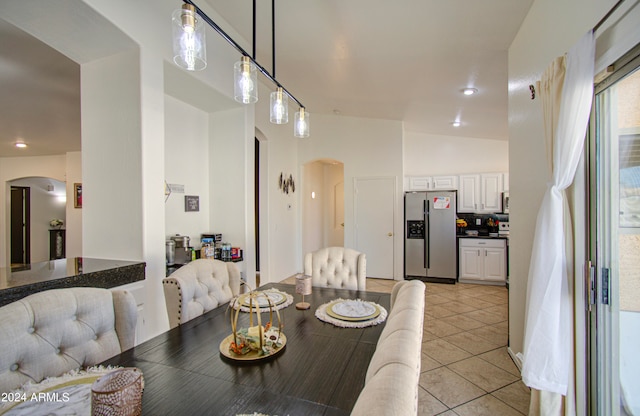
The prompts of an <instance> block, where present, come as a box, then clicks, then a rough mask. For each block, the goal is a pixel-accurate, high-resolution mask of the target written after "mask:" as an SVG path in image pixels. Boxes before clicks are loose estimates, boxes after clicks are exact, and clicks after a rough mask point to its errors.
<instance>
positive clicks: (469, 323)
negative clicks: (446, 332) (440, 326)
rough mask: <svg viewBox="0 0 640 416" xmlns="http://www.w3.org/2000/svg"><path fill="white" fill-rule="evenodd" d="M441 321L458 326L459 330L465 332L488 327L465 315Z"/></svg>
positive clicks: (449, 317)
mask: <svg viewBox="0 0 640 416" xmlns="http://www.w3.org/2000/svg"><path fill="white" fill-rule="evenodd" d="M441 321H442V322H445V323H447V324H450V325H453V326H457V327H458V328H460V329H463V330H465V331H468V330H470V329H475V328H480V327H481V326H485V325H486V324H485V323H484V322H480V321H476V320H475V319H472V318H469V317H468V316H464V315H454V316H448V317H446V318H442V319H441Z"/></svg>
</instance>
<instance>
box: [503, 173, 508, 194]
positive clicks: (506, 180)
mask: <svg viewBox="0 0 640 416" xmlns="http://www.w3.org/2000/svg"><path fill="white" fill-rule="evenodd" d="M508 190H509V172H507V173H503V174H502V191H503V192H506V191H508Z"/></svg>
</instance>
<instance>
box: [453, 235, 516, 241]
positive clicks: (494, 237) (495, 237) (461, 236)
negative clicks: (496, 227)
mask: <svg viewBox="0 0 640 416" xmlns="http://www.w3.org/2000/svg"><path fill="white" fill-rule="evenodd" d="M456 237H458V238H489V239H501V240H508V239H509V236H508V235H497V236H492V235H466V234H465V235H463V234H456Z"/></svg>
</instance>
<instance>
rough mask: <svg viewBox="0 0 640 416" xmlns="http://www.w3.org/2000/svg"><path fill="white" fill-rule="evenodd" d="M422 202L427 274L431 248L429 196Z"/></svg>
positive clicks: (429, 265) (429, 266)
mask: <svg viewBox="0 0 640 416" xmlns="http://www.w3.org/2000/svg"><path fill="white" fill-rule="evenodd" d="M423 204H424V225H425V230H424V238H425V240H426V244H425V247H424V252H425V254H424V257H425V265H424V267H425V269H427V274H429V273H428V272H429V269H430V268H431V252H430V251H431V250H430V246H431V235H430V234H429V233H430V228H431V227H430V224H429V221H430V219H429V196H428V195H427V198H426V199H425V200H424V201H423Z"/></svg>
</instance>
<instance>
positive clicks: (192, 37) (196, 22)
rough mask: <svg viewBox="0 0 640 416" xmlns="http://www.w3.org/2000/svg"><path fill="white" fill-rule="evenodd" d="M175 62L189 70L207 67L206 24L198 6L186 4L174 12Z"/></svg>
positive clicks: (199, 69)
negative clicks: (199, 16) (199, 13)
mask: <svg viewBox="0 0 640 416" xmlns="http://www.w3.org/2000/svg"><path fill="white" fill-rule="evenodd" d="M171 26H172V29H173V62H175V63H176V65H178V66H179V67H181V68H184V69H186V70H188V71H201V70H203V69H205V68H206V67H207V47H206V41H205V31H204V29H205V28H204V25H203V24H202V21H201V19H200V18H198V15H197V14H196V8H195V7H194V6H193V5H191V4H184V5H183V6H182V8H181V9H179V10H176V11H174V12H173V18H172V25H171Z"/></svg>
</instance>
